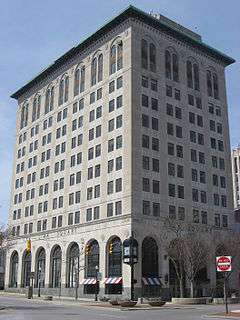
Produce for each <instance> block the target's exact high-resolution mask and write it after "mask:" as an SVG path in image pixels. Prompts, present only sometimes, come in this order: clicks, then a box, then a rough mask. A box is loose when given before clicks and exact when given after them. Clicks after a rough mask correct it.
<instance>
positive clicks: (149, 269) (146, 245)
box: [142, 237, 159, 278]
mask: <svg viewBox="0 0 240 320" xmlns="http://www.w3.org/2000/svg"><path fill="white" fill-rule="evenodd" d="M158 275H159V271H158V246H157V243H156V241H155V240H154V239H153V238H151V237H146V238H145V239H144V240H143V243H142V276H143V277H149V278H156V277H158Z"/></svg>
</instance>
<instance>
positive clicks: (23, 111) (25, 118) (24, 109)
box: [20, 102, 28, 129]
mask: <svg viewBox="0 0 240 320" xmlns="http://www.w3.org/2000/svg"><path fill="white" fill-rule="evenodd" d="M27 124H28V103H27V102H26V103H24V105H23V106H22V109H21V114H20V129H22V128H24V127H26V126H27Z"/></svg>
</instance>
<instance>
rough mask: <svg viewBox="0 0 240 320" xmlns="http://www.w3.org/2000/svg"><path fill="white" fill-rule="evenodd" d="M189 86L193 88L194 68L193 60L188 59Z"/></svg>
mask: <svg viewBox="0 0 240 320" xmlns="http://www.w3.org/2000/svg"><path fill="white" fill-rule="evenodd" d="M187 86H188V88H193V70H192V62H191V61H189V60H188V61H187Z"/></svg>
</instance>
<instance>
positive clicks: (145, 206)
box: [142, 200, 150, 216]
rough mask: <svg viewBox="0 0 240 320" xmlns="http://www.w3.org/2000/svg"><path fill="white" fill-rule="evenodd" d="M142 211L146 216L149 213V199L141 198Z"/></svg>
mask: <svg viewBox="0 0 240 320" xmlns="http://www.w3.org/2000/svg"><path fill="white" fill-rule="evenodd" d="M142 213H143V214H144V215H147V216H149V215H150V201H145V200H143V202H142Z"/></svg>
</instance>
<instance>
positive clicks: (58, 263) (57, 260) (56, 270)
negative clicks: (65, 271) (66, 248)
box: [50, 246, 62, 288]
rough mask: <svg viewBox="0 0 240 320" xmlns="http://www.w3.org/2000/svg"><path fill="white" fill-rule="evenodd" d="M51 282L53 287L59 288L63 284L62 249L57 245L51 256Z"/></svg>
mask: <svg viewBox="0 0 240 320" xmlns="http://www.w3.org/2000/svg"><path fill="white" fill-rule="evenodd" d="M50 261H51V265H50V268H51V270H50V275H51V279H50V284H51V287H52V288H58V287H60V285H61V269H62V250H61V248H60V247H59V246H55V247H54V249H53V250H52V253H51V257H50Z"/></svg>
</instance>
